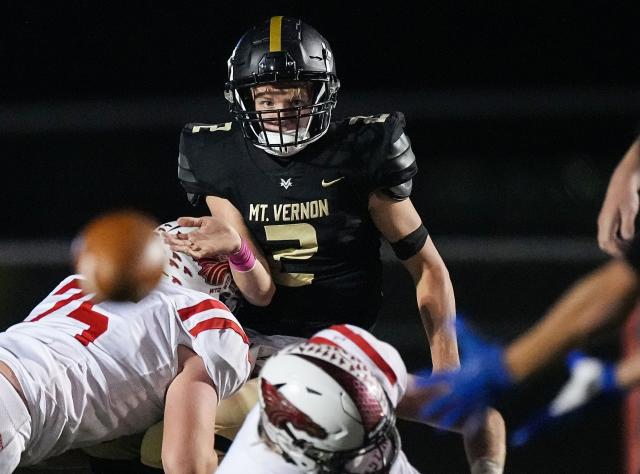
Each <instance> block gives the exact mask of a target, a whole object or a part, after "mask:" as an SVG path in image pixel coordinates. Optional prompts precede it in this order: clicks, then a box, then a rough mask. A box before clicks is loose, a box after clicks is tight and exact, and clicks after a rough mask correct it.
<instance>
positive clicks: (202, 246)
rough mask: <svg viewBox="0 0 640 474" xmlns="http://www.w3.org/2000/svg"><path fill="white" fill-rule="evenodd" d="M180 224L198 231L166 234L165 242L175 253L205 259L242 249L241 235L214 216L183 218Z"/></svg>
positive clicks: (179, 221) (179, 220) (180, 219)
mask: <svg viewBox="0 0 640 474" xmlns="http://www.w3.org/2000/svg"><path fill="white" fill-rule="evenodd" d="M178 224H179V225H181V226H183V227H197V229H196V230H193V231H191V232H188V233H185V234H175V235H172V234H167V233H165V234H164V240H165V242H166V243H167V244H169V247H170V248H171V250H173V251H176V252H182V253H185V254H187V255H190V256H191V257H193V258H203V257H214V256H217V255H229V254H231V253H234V252H237V251H238V250H239V249H240V245H241V243H242V241H241V239H240V234H238V232H237V231H236V230H235V229H234V228H233V227H232V226H231V225H229V224H228V223H227V222H225V221H223V220H222V219H218V218H217V217H213V216H205V217H181V218H179V219H178Z"/></svg>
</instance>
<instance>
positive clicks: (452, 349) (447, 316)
mask: <svg viewBox="0 0 640 474" xmlns="http://www.w3.org/2000/svg"><path fill="white" fill-rule="evenodd" d="M416 296H417V299H418V308H419V309H420V316H421V319H422V324H423V326H424V328H425V331H426V333H427V337H428V339H429V347H430V351H431V360H432V364H433V370H434V372H437V371H440V370H446V369H451V368H455V367H458V366H459V365H460V358H459V355H458V344H457V342H456V333H455V325H454V320H455V312H456V308H455V297H454V294H453V286H452V285H451V280H450V279H449V272H448V271H447V269H446V268H445V267H444V265H442V266H436V267H432V268H428V269H425V270H424V271H423V272H422V275H421V277H420V278H419V279H418V281H417V284H416Z"/></svg>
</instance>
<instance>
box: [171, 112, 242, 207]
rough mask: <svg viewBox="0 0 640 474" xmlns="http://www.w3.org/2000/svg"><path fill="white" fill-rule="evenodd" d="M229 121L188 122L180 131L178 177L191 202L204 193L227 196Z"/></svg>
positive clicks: (230, 124)
mask: <svg viewBox="0 0 640 474" xmlns="http://www.w3.org/2000/svg"><path fill="white" fill-rule="evenodd" d="M232 133H233V128H232V123H231V122H228V123H224V124H217V125H206V124H196V123H189V124H187V125H185V126H184V127H183V129H182V133H181V134H180V147H179V153H178V179H179V181H180V184H181V185H182V187H183V188H184V190H185V191H186V193H187V198H188V199H189V202H190V203H191V204H192V205H194V206H195V205H197V204H198V203H199V202H200V200H201V199H202V198H203V197H205V196H207V195H213V196H221V197H224V198H226V197H227V196H228V189H227V185H228V183H229V179H228V168H229V167H228V160H227V158H228V155H229V148H230V147H229V141H230V138H231V135H232Z"/></svg>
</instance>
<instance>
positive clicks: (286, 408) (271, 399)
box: [261, 379, 327, 439]
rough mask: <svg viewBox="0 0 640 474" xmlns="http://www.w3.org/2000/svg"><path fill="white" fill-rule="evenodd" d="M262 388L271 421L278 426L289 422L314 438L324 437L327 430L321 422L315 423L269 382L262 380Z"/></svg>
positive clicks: (265, 407)
mask: <svg viewBox="0 0 640 474" xmlns="http://www.w3.org/2000/svg"><path fill="white" fill-rule="evenodd" d="M261 390H262V396H263V399H264V410H265V413H266V414H267V416H268V417H269V421H270V422H271V423H273V424H274V425H275V426H277V427H278V428H284V427H285V426H286V424H287V423H291V425H292V426H293V427H294V428H296V429H298V430H300V431H304V432H305V433H307V434H308V435H309V436H313V437H314V438H319V439H324V438H326V437H327V432H326V431H325V429H324V428H323V427H322V426H320V425H319V424H317V423H315V422H314V421H313V420H312V419H311V418H310V417H309V416H307V415H306V414H304V413H303V412H302V411H300V410H298V409H297V408H296V407H295V406H294V405H293V404H292V403H291V402H290V401H289V400H287V399H286V398H285V397H284V396H282V394H280V392H278V389H277V388H276V387H275V386H274V385H271V384H270V383H269V382H267V381H266V380H265V379H262V380H261Z"/></svg>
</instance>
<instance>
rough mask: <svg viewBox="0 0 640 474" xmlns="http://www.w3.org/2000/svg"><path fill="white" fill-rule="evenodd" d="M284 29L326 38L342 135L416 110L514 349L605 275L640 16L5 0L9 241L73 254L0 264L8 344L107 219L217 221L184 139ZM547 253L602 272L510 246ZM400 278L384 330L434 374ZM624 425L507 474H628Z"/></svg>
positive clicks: (533, 451) (451, 467) (474, 289)
mask: <svg viewBox="0 0 640 474" xmlns="http://www.w3.org/2000/svg"><path fill="white" fill-rule="evenodd" d="M271 15H289V16H299V17H301V18H302V19H303V20H304V21H306V22H307V23H309V24H311V25H313V26H314V27H315V28H316V29H318V30H319V31H320V32H321V33H322V34H323V35H324V36H325V37H326V38H327V39H328V41H329V42H330V44H331V47H332V49H333V51H334V53H335V58H336V64H337V70H338V75H339V78H340V80H341V84H342V86H341V90H340V92H339V95H338V106H337V109H336V111H335V116H336V117H337V118H342V117H344V116H348V115H369V114H373V113H383V112H389V111H392V110H400V111H404V112H405V114H406V117H407V134H408V136H409V137H410V138H411V140H412V144H413V148H414V151H415V153H416V157H417V160H418V166H419V174H418V176H417V178H416V179H415V183H414V194H413V196H412V199H413V200H414V203H415V205H416V208H417V209H418V210H419V212H420V214H421V216H422V217H423V220H424V222H425V225H426V226H427V228H428V229H429V231H430V232H431V235H432V236H433V238H434V241H435V242H436V244H438V245H440V248H441V249H442V254H443V256H444V258H445V261H447V265H448V267H449V270H450V272H451V276H452V281H453V285H454V289H455V292H456V300H457V305H458V308H459V309H460V310H461V311H464V312H465V313H466V314H468V315H469V317H470V318H471V319H473V320H474V321H475V322H477V323H478V326H479V327H480V328H481V329H483V331H484V332H485V333H486V334H490V335H491V336H494V337H495V338H496V339H499V340H501V341H506V340H508V339H510V338H511V337H513V336H514V335H515V334H516V333H518V332H519V331H521V330H522V329H524V328H526V327H528V326H529V325H530V324H532V323H533V322H534V321H535V320H536V319H537V318H538V317H539V316H540V315H541V314H542V313H543V312H544V310H546V309H547V307H548V305H549V304H551V303H552V302H553V300H554V299H555V298H556V297H558V296H559V295H560V294H561V293H562V291H563V290H564V289H565V288H566V287H567V285H569V284H570V283H571V282H572V281H574V280H575V279H576V278H577V277H578V276H580V275H582V274H584V273H585V272H586V271H588V270H589V269H591V268H593V267H594V266H595V265H596V264H597V263H599V262H600V261H602V260H603V258H604V256H603V255H602V254H601V253H600V252H599V250H598V249H597V245H596V237H595V236H596V219H597V215H598V211H599V207H600V205H601V202H602V199H603V197H604V192H605V190H606V186H607V183H608V179H609V176H610V173H611V171H612V169H613V167H614V166H615V164H616V163H617V162H618V160H619V159H620V157H621V156H622V154H623V153H624V152H625V150H626V149H627V148H628V146H629V144H630V143H631V141H632V139H633V137H634V134H635V133H636V132H637V126H638V123H639V122H640V67H638V51H639V48H638V44H639V41H638V15H637V2H631V1H627V2H615V3H614V2H606V1H604V0H602V1H586V2H534V1H524V2H507V1H497V2H477V1H476V2H472V1H463V2H450V1H448V2H443V1H440V2H398V1H395V2H376V3H374V2H347V1H342V2H334V1H331V2H327V1H323V2H311V1H304V2H300V1H298V2H293V1H290V2H266V1H265V2H242V1H239V0H230V1H228V2H219V1H196V2H181V3H179V4H178V3H175V2H174V3H173V4H169V5H164V4H162V3H161V2H155V1H150V0H147V1H129V2H122V1H110V2H106V1H89V0H86V1H78V0H75V1H68V2H44V1H34V0H31V1H30V0H24V1H20V2H5V4H3V5H2V6H1V7H0V85H1V87H0V151H1V152H2V163H3V166H4V168H3V169H4V171H5V173H4V175H3V177H4V179H3V194H2V195H3V204H4V205H5V208H6V211H5V216H6V218H7V220H6V221H5V225H4V226H3V228H2V230H0V241H2V242H3V243H5V244H6V243H7V242H9V243H10V244H11V245H13V244H15V243H16V242H21V243H29V242H36V244H34V245H41V244H38V242H40V240H39V239H45V240H47V241H48V239H52V240H53V241H54V243H55V242H61V247H60V248H62V249H63V251H64V253H63V254H62V257H63V258H64V260H61V259H58V260H57V261H55V262H54V263H51V262H48V263H44V264H40V263H39V262H34V260H28V259H27V263H24V262H23V263H21V264H20V265H16V264H15V263H11V262H12V261H11V260H10V259H9V260H8V259H7V258H8V257H7V255H10V253H11V249H12V248H14V247H11V246H5V247H4V250H3V249H0V250H2V252H3V253H2V254H1V255H0V256H2V257H3V258H4V260H3V264H2V265H0V278H1V280H0V281H2V282H3V284H4V287H3V297H2V298H0V318H2V320H3V321H5V323H6V324H5V326H6V325H8V324H9V323H13V322H15V321H17V320H19V319H22V318H23V317H24V316H25V315H26V314H27V312H28V311H29V310H30V309H31V308H32V307H33V305H34V304H35V303H36V302H37V301H39V300H40V299H41V298H42V297H43V296H44V295H45V294H46V293H47V292H48V291H49V290H50V289H51V288H52V287H53V286H52V285H54V284H55V283H57V281H59V279H60V277H61V276H64V275H65V274H66V273H67V272H68V270H69V268H68V262H67V261H66V257H67V253H66V252H67V249H68V247H67V246H68V243H69V242H70V241H71V239H72V238H73V237H74V235H75V234H76V232H77V230H78V229H80V228H81V226H83V225H84V224H85V223H86V222H87V221H88V219H90V218H92V217H94V216H95V215H96V214H97V213H99V212H102V211H104V210H108V209H113V208H116V207H121V206H132V207H136V208H139V209H142V210H145V211H147V212H149V213H151V214H153V215H155V216H156V217H157V218H158V219H159V220H161V221H165V220H171V219H174V218H175V217H177V216H179V215H193V214H195V213H202V212H206V209H203V208H196V209H194V208H192V207H191V206H190V205H189V204H188V202H187V200H186V198H185V195H184V192H183V190H182V188H181V187H180V185H179V183H178V180H177V176H176V167H177V148H178V139H179V134H180V129H181V126H182V125H183V124H184V123H186V122H189V121H202V122H213V123H217V122H224V121H228V120H230V118H229V117H230V116H229V115H228V113H227V106H226V103H225V102H224V99H223V98H222V92H223V86H224V81H225V77H226V60H227V58H228V57H229V55H230V53H231V51H232V49H233V47H234V45H235V42H236V41H237V40H238V39H239V37H240V35H241V34H242V33H243V32H244V31H245V30H246V29H247V28H249V27H250V26H252V25H253V24H254V23H256V22H258V21H261V20H263V19H265V18H267V17H269V16H271ZM529 238H540V239H546V238H549V239H555V240H554V242H560V243H562V242H565V243H566V242H568V245H569V247H571V248H573V247H574V244H575V247H579V248H580V249H583V248H584V249H586V254H578V258H576V259H575V260H571V258H559V259H557V260H554V259H553V258H551V257H549V256H548V255H547V256H545V257H544V258H541V259H540V260H536V257H535V255H534V257H531V253H527V252H529V251H528V250H527V252H525V253H523V254H518V253H517V252H516V255H515V257H514V259H513V260H509V259H508V258H507V257H505V256H504V254H503V253H502V249H501V248H500V247H499V243H500V242H502V241H501V240H499V239H505V240H508V241H509V242H516V243H517V242H521V241H522V240H526V239H529ZM456 239H460V240H456ZM474 239H478V240H474ZM491 239H498V240H497V242H498V244H497V245H496V244H495V242H496V241H494V240H491ZM511 239H513V240H511ZM462 241H463V242H464V243H465V244H469V246H467V247H464V249H466V252H467V253H465V251H464V249H463V250H460V247H457V246H456V244H457V243H459V242H462ZM487 242H488V244H487ZM492 242H493V244H494V245H495V246H496V248H494V249H493V250H491V249H490V247H489V244H491V243H492ZM542 242H543V243H544V242H546V241H545V240H542ZM447 243H448V244H449V245H445V244H447ZM472 244H473V245H472ZM485 244H487V246H483V245H485ZM474 245H475V246H474ZM514 245H515V244H514ZM515 248H521V247H517V245H516V246H515ZM469 249H471V250H469ZM491 252H493V253H491ZM485 255H490V256H489V257H485ZM491 255H493V256H495V257H499V258H495V259H494V258H493V257H491ZM550 255H552V256H553V255H557V254H553V253H551V254H550ZM584 255H586V256H584ZM29 256H30V255H29V253H28V252H26V255H25V258H27V257H29ZM560 257H563V255H560ZM7 262H9V263H7ZM387 263H389V262H387ZM387 267H388V268H387V269H386V271H387V272H388V273H386V275H387V276H386V277H385V279H386V280H385V281H386V283H385V284H386V285H387V287H385V295H386V297H387V301H388V302H387V304H386V307H385V308H384V311H383V315H382V318H381V324H380V325H379V326H378V327H377V328H376V331H377V332H376V334H378V335H380V336H384V337H388V339H389V340H390V342H392V343H393V344H394V345H396V347H398V349H399V350H400V352H401V353H402V355H403V357H405V359H406V361H407V365H408V366H409V369H415V368H419V367H423V366H425V364H428V356H427V355H426V353H425V350H424V340H423V337H422V334H421V328H420V327H419V322H418V316H417V315H416V314H415V313H416V309H415V295H414V294H413V287H412V284H411V281H410V278H409V277H408V275H407V274H406V272H404V270H403V269H401V268H400V266H399V265H391V264H388V265H387ZM34 281H37V282H40V284H38V285H34V284H33V282H34ZM618 341H619V339H618V335H617V334H613V335H612V336H611V337H610V338H608V339H604V340H601V341H594V346H596V347H595V348H594V350H595V351H596V352H597V353H599V354H601V355H603V356H607V357H615V356H617V355H618V354H619V353H620V350H621V349H620V346H619V344H618ZM598 344H599V345H598ZM598 351H599V352H598ZM562 370H563V368H562V367H560V366H558V367H556V368H555V371H554V372H553V373H552V374H551V375H550V376H549V377H548V378H545V379H543V380H542V383H541V384H538V385H536V388H535V389H534V390H532V391H529V392H523V393H522V394H520V399H518V400H515V401H514V400H512V404H511V405H510V407H509V408H507V410H506V412H505V413H506V416H507V421H508V423H511V424H513V423H515V422H516V421H518V420H521V419H522V417H523V416H524V413H525V411H526V410H530V409H532V407H536V406H540V405H541V404H542V403H544V401H545V400H547V399H548V397H549V396H551V395H552V394H553V393H554V392H553V391H554V390H555V389H556V388H557V387H558V386H559V382H560V381H561V379H562V376H563V372H562ZM622 421H623V420H622V416H621V410H620V409H619V407H617V406H605V407H602V408H600V409H599V410H596V411H595V412H594V413H593V414H592V415H590V416H587V417H585V418H583V419H582V420H579V421H577V422H574V423H573V424H571V425H567V427H566V428H565V429H564V430H561V431H558V432H557V434H556V435H554V436H555V437H553V436H552V437H549V438H545V439H542V440H540V441H538V442H536V443H534V444H533V445H532V446H530V447H528V448H525V449H521V450H516V451H511V452H510V453H509V454H508V456H507V469H506V472H507V473H509V472H512V473H518V474H521V473H536V474H539V473H545V472H548V473H554V474H556V473H581V474H584V473H594V474H595V473H603V472H607V473H608V472H621V470H622V465H623V464H624V456H623V447H622V439H623V432H622ZM401 428H402V429H403V430H404V433H406V435H403V442H404V443H405V445H406V446H407V453H408V456H409V457H410V458H411V456H412V455H413V456H418V458H419V459H421V462H422V463H423V464H419V465H420V466H423V467H424V466H429V469H430V470H429V471H427V469H425V472H433V473H443V474H452V473H454V474H455V473H457V472H465V469H466V467H465V461H464V453H463V452H462V447H461V442H460V440H459V439H458V438H457V437H455V436H451V435H444V434H442V433H436V432H434V431H433V430H432V431H427V429H425V428H424V427H417V428H415V427H411V426H409V425H408V424H404V425H401ZM558 439H562V443H558ZM420 456H421V457H420Z"/></svg>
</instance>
